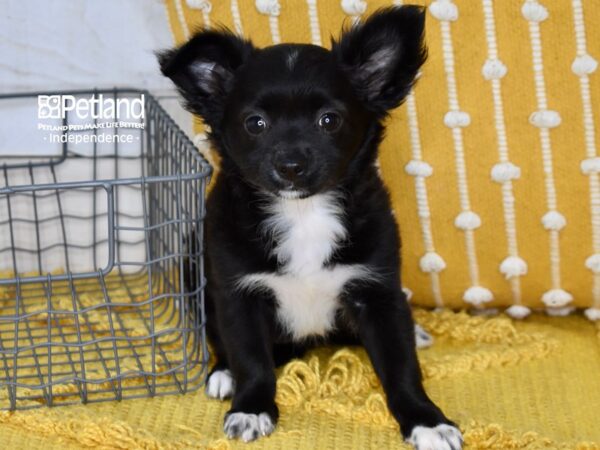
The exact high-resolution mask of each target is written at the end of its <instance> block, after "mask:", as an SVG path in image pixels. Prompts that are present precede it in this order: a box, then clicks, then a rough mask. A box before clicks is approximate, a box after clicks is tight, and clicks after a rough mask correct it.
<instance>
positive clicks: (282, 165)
mask: <svg viewBox="0 0 600 450" xmlns="http://www.w3.org/2000/svg"><path fill="white" fill-rule="evenodd" d="M275 169H276V170H277V174H278V175H279V176H280V177H281V178H283V179H284V180H288V181H291V182H295V181H298V179H299V178H300V177H301V176H302V175H303V174H304V171H305V170H306V168H305V164H304V163H302V162H300V161H290V160H287V161H278V162H276V163H275Z"/></svg>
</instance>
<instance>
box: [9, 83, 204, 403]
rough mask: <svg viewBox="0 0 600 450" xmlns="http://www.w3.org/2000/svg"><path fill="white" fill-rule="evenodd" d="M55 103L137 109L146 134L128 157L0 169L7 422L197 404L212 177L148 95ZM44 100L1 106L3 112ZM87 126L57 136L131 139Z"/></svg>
mask: <svg viewBox="0 0 600 450" xmlns="http://www.w3.org/2000/svg"><path fill="white" fill-rule="evenodd" d="M55 94H57V95H58V94H69V95H73V96H75V97H76V98H79V97H82V98H83V97H90V96H98V95H105V96H112V98H114V99H115V100H117V99H120V98H132V97H136V98H139V97H140V96H142V95H143V98H144V107H145V120H144V121H143V122H144V127H143V128H138V129H127V130H125V132H126V133H130V134H131V135H132V136H133V137H134V139H133V141H134V143H133V144H132V145H127V146H125V145H122V144H120V143H119V141H118V140H117V141H115V142H114V143H111V144H110V145H105V144H103V145H100V144H97V142H96V140H94V142H93V143H92V144H90V145H86V147H85V148H84V149H83V150H82V149H75V150H74V148H75V147H76V146H75V145H71V144H70V143H69V141H68V140H67V139H65V143H63V144H61V147H62V148H61V149H60V154H59V155H52V156H48V157H42V158H28V159H23V158H12V157H7V158H3V157H0V409H9V410H14V409H28V408H33V407H37V406H40V405H48V406H53V405H60V404H71V403H78V402H83V403H87V402H96V401H105V400H121V399H125V398H138V397H147V396H155V395H163V394H173V393H186V392H189V391H193V390H196V389H198V388H199V387H200V386H201V385H202V384H203V382H204V379H205V376H206V368H207V359H208V352H207V346H206V340H205V327H204V324H205V317H204V272H203V271H204V267H203V261H202V239H203V229H202V220H203V216H204V211H205V205H204V198H205V191H206V185H207V183H208V179H209V177H210V173H211V168H210V165H209V164H208V163H207V162H206V160H204V159H203V158H202V157H201V156H200V154H199V153H198V152H197V150H196V149H195V147H194V146H193V144H192V143H191V142H190V140H189V139H188V138H187V137H186V136H185V134H184V133H183V132H182V131H181V130H180V129H179V128H178V127H177V125H176V124H175V123H174V121H173V120H172V119H171V118H170V117H169V116H168V114H167V113H166V112H165V111H164V109H163V108H162V107H161V106H160V104H159V103H158V102H157V101H156V100H155V99H154V98H153V97H152V96H151V95H150V94H149V93H148V92H145V91H136V90H116V89H115V90H109V91H99V90H95V91H77V92H69V93H55ZM36 98H37V93H35V94H15V95H3V96H0V109H1V108H2V107H3V105H4V104H6V105H12V104H14V102H19V101H23V102H29V103H32V102H34V101H36ZM71 122H75V120H74V118H73V117H72V116H70V115H69V114H67V115H66V117H65V118H64V119H63V120H62V125H69V123H71ZM93 123H94V125H95V127H93V129H91V130H66V131H65V130H63V131H61V133H62V135H68V134H74V133H88V134H93V135H95V136H98V134H102V133H105V134H112V135H114V136H117V135H119V133H123V132H124V131H123V130H122V129H120V128H113V129H110V130H108V129H102V128H97V125H98V123H99V120H98V119H97V118H96V119H94V120H93ZM64 137H68V136H64ZM184 276H191V277H193V278H195V282H193V284H192V285H194V286H198V288H197V290H195V291H193V292H187V291H186V290H185V288H184V282H183V280H184Z"/></svg>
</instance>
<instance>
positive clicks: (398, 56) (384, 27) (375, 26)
mask: <svg viewBox="0 0 600 450" xmlns="http://www.w3.org/2000/svg"><path fill="white" fill-rule="evenodd" d="M424 28H425V9H424V8H422V7H419V6H401V7H391V8H385V9H381V10H379V11H377V12H376V13H374V14H373V15H372V16H370V17H369V18H368V19H367V21H366V22H365V23H363V24H359V25H355V26H353V27H352V28H351V29H349V30H347V31H345V32H344V33H343V34H342V36H341V38H340V40H339V41H338V42H333V47H332V51H333V53H334V55H335V57H336V58H337V60H338V64H339V65H340V67H341V68H342V70H343V71H344V72H345V73H346V75H347V76H348V78H349V80H350V82H351V84H352V85H353V86H354V89H355V90H356V92H357V94H358V96H359V98H360V99H361V100H362V101H363V102H364V103H365V105H366V107H367V108H369V109H371V110H373V111H374V112H376V113H378V114H385V113H386V112H387V111H389V110H390V109H393V108H395V107H396V106H398V105H400V103H402V101H403V100H404V98H405V97H406V95H407V94H408V93H409V91H410V89H411V88H412V86H413V84H414V82H415V77H416V75H417V72H418V71H419V68H420V67H421V65H422V64H423V63H424V62H425V59H426V58H427V50H426V48H425V44H424V42H423V37H424Z"/></svg>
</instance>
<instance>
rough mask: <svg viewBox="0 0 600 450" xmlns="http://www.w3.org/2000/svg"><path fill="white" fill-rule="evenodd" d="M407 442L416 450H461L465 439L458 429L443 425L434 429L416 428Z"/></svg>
mask: <svg viewBox="0 0 600 450" xmlns="http://www.w3.org/2000/svg"><path fill="white" fill-rule="evenodd" d="M407 442H408V443H409V444H412V445H413V446H414V447H415V449H416V450H461V449H462V443H463V438H462V434H461V432H460V430H459V429H458V428H456V427H453V426H452V425H447V424H445V423H442V424H439V425H437V426H435V427H433V428H429V427H423V426H417V427H415V428H414V429H413V431H412V433H411V434H410V437H409V438H408V439H407Z"/></svg>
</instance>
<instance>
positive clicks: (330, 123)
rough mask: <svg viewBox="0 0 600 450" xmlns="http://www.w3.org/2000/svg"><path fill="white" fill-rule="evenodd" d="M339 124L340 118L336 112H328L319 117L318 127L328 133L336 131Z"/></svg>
mask: <svg viewBox="0 0 600 450" xmlns="http://www.w3.org/2000/svg"><path fill="white" fill-rule="evenodd" d="M341 124H342V118H341V117H340V116H338V115H337V114H336V113H331V112H328V113H325V114H323V115H322V116H321V117H319V127H321V129H322V130H324V131H327V132H328V133H331V132H332V131H336V130H337V129H338V128H339V127H340V125H341Z"/></svg>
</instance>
